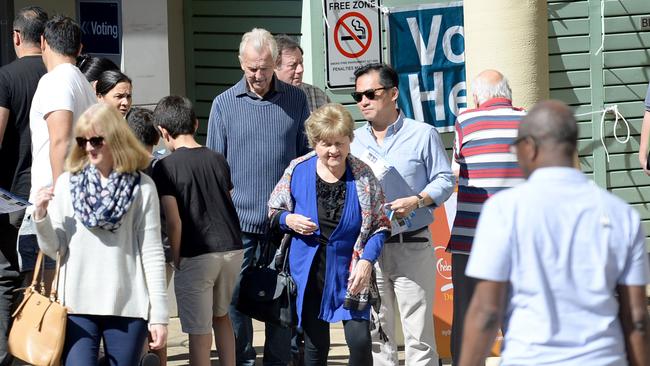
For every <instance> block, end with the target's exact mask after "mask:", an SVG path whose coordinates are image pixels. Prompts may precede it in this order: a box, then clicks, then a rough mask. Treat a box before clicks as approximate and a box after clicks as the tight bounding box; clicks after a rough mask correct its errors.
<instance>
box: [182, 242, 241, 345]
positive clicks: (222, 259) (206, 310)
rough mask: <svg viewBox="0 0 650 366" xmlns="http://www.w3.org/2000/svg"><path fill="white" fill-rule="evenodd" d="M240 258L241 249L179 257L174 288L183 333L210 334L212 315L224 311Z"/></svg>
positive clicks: (228, 300)
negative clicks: (178, 268)
mask: <svg viewBox="0 0 650 366" xmlns="http://www.w3.org/2000/svg"><path fill="white" fill-rule="evenodd" d="M243 259H244V251H243V249H240V250H233V251H229V252H222V253H208V254H202V255H199V256H197V257H190V258H181V261H180V270H177V271H176V272H175V274H174V291H175V292H176V303H177V304H178V317H179V318H180V320H181V328H182V329H183V332H184V333H188V334H211V333H212V318H213V317H222V316H224V315H226V314H228V308H229V306H230V302H231V300H232V293H233V290H234V288H235V284H236V283H237V278H238V276H239V272H240V271H241V264H242V261H243Z"/></svg>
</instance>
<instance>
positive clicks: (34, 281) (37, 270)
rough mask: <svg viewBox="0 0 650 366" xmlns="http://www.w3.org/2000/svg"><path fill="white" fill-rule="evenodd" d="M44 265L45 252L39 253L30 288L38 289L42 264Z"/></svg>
mask: <svg viewBox="0 0 650 366" xmlns="http://www.w3.org/2000/svg"><path fill="white" fill-rule="evenodd" d="M42 263H43V252H42V251H40V250H39V251H38V257H36V265H35V266H34V274H33V276H32V284H31V286H30V287H33V288H36V285H37V284H38V275H39V273H41V264H42Z"/></svg>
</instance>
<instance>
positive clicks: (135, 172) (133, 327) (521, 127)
mask: <svg viewBox="0 0 650 366" xmlns="http://www.w3.org/2000/svg"><path fill="white" fill-rule="evenodd" d="M80 36H81V31H80V28H79V26H78V25H77V24H76V23H75V22H74V21H73V20H72V19H70V18H67V17H64V16H54V17H52V18H49V19H48V16H47V14H46V13H45V12H44V11H43V10H42V9H41V8H39V7H35V6H31V7H27V8H24V9H21V10H20V11H19V12H18V14H17V16H16V18H15V20H14V24H13V34H12V37H13V42H14V46H15V50H16V54H17V56H18V59H17V60H16V61H14V62H13V63H11V64H9V65H6V66H4V67H2V68H0V160H1V161H2V166H3V168H2V169H1V171H0V187H1V188H2V189H5V190H7V191H9V192H11V193H12V194H14V195H16V196H18V197H22V198H25V199H28V200H29V202H30V203H31V205H30V206H28V207H27V209H26V210H24V211H22V212H21V211H19V212H14V213H11V214H2V215H0V250H1V254H2V255H0V366H1V365H10V364H11V362H12V357H11V355H10V354H9V352H8V349H7V333H8V331H9V328H10V326H11V313H12V308H13V306H14V305H15V302H16V299H15V296H14V295H15V294H14V290H15V289H17V288H19V287H20V286H21V285H25V284H29V283H31V279H32V278H31V277H32V272H33V271H34V265H35V262H36V258H37V255H38V252H39V250H40V251H42V252H43V253H45V254H46V255H47V256H48V257H50V259H49V260H48V261H46V263H45V268H46V269H47V271H46V278H47V279H49V281H51V278H53V275H54V272H55V271H56V270H57V269H58V270H59V276H58V289H59V300H60V301H61V303H62V304H64V305H65V306H66V307H67V308H68V309H69V314H68V324H67V328H66V335H65V342H64V350H63V356H62V363H63V364H65V365H84V366H87V365H96V364H98V363H99V364H110V365H138V364H142V365H150V364H151V363H149V362H154V363H153V364H165V363H166V359H167V357H166V340H167V324H168V321H169V314H168V303H167V301H168V300H167V295H166V294H167V286H168V284H169V282H170V278H171V276H172V275H173V277H174V291H175V293H176V300H177V305H178V315H179V318H180V323H181V328H182V331H183V332H184V333H187V334H188V335H189V360H190V364H192V365H210V350H211V347H212V342H213V339H214V343H215V344H216V348H217V352H218V356H219V361H220V364H221V365H254V364H255V361H256V358H257V355H256V351H255V348H254V347H253V326H252V320H251V318H250V317H248V316H247V315H246V314H244V313H241V312H240V311H238V309H237V307H236V304H237V299H238V294H239V291H240V287H239V279H240V273H241V271H242V270H243V269H245V268H247V267H248V266H249V265H250V264H251V263H252V262H254V260H255V258H256V257H257V256H258V255H259V252H260V251H261V246H263V245H268V242H269V241H268V239H269V237H270V236H269V233H270V232H281V233H287V234H290V235H291V240H290V245H289V256H288V263H289V272H290V274H291V277H292V279H293V281H294V282H295V284H296V288H297V291H296V292H297V293H296V311H297V319H298V324H297V326H296V327H281V326H278V325H274V324H271V323H267V324H265V345H264V351H263V352H264V355H263V363H264V365H282V366H286V365H293V366H302V365H308V366H311V365H327V363H328V352H329V348H330V336H329V332H330V323H335V322H339V321H342V322H343V329H344V333H345V340H346V343H347V346H348V348H349V355H350V356H349V361H348V363H349V364H350V365H357V366H365V365H372V364H375V365H387V366H388V365H391V366H393V365H398V364H399V361H398V346H397V342H396V339H397V335H396V332H397V331H396V329H397V324H395V322H396V320H397V321H399V322H400V323H401V329H402V331H403V334H404V348H405V362H406V364H407V365H423V366H424V365H426V366H432V365H437V364H438V362H439V357H438V353H437V350H436V343H435V337H434V323H433V314H432V312H433V299H434V296H435V291H434V289H435V287H434V284H435V283H434V279H435V268H436V258H435V255H434V252H433V248H432V241H431V233H430V231H429V225H430V224H431V223H432V221H433V215H432V210H433V209H435V208H436V207H438V206H441V205H443V204H444V203H445V201H447V200H448V199H449V197H450V196H451V195H452V193H453V191H454V188H455V187H456V186H457V187H458V211H457V214H456V218H455V221H454V223H453V229H452V233H451V239H450V241H449V244H448V248H447V249H448V251H450V252H451V253H452V275H453V286H454V304H453V311H454V312H453V323H452V341H451V353H452V364H454V365H480V364H482V363H484V360H485V357H486V356H487V352H488V349H489V348H490V346H491V345H492V342H493V340H494V338H495V335H496V332H497V330H498V329H499V328H501V329H502V330H503V331H504V334H505V339H504V348H503V353H502V354H503V364H504V365H515V364H516V365H519V364H526V365H532V364H567V363H570V364H577V363H585V364H586V363H588V364H592V365H622V364H626V363H629V364H632V365H648V364H650V320H649V317H648V311H647V309H646V297H645V285H647V284H648V283H650V268H649V265H648V255H647V253H646V249H645V242H644V238H645V234H644V232H643V229H642V227H641V221H640V218H639V215H638V213H636V211H634V210H633V209H632V208H630V207H629V205H627V204H626V203H624V202H623V201H622V200H620V199H618V198H616V197H614V196H613V195H611V194H610V193H608V192H606V191H605V190H602V189H600V188H598V187H597V186H595V185H593V184H591V183H589V181H588V179H587V178H586V177H585V176H584V175H583V174H582V173H581V172H580V171H579V170H578V169H576V167H575V166H574V165H575V157H576V154H577V153H576V144H577V124H576V121H575V118H574V116H573V113H572V112H571V110H570V108H569V107H567V106H566V105H565V104H563V103H562V102H558V101H544V102H540V103H539V104H537V105H536V106H535V107H533V108H532V109H531V110H530V111H529V112H526V111H525V110H524V109H522V108H517V107H515V106H513V104H512V91H511V89H510V86H509V85H508V81H507V78H506V77H505V76H504V75H503V74H502V73H500V72H499V71H496V70H485V71H483V72H482V73H480V74H479V75H478V76H477V77H476V78H475V79H474V80H473V82H472V91H473V95H472V97H473V103H474V104H475V107H474V108H470V109H468V110H466V111H464V112H462V113H461V114H460V115H459V116H458V118H457V122H456V127H455V142H454V147H453V150H454V151H453V156H452V162H451V164H450V161H449V159H448V156H447V154H446V152H445V149H444V145H443V143H442V140H441V137H440V135H439V134H438V132H437V130H436V129H435V128H434V127H432V126H430V125H428V124H425V123H423V122H419V121H415V120H413V119H410V118H407V117H406V116H405V115H404V113H403V112H402V111H401V110H400V109H399V107H398V104H397V100H398V96H399V78H398V75H397V73H396V72H395V70H393V69H392V68H391V67H390V66H388V65H385V64H380V63H376V64H369V65H365V66H362V67H360V68H359V69H357V70H356V71H355V72H354V80H355V90H354V92H352V93H351V96H352V99H353V100H354V101H355V102H356V104H357V107H358V108H359V111H360V112H361V114H362V115H363V118H364V119H365V120H366V121H367V122H366V123H364V124H363V125H362V126H361V127H359V128H356V129H355V126H354V120H353V118H352V116H351V114H350V112H349V111H348V109H346V107H344V106H342V105H340V104H335V103H331V101H330V99H329V97H328V96H327V94H325V92H323V90H321V89H319V88H317V87H315V86H312V85H309V84H307V83H304V82H302V75H303V71H304V67H303V63H304V60H303V51H302V49H301V47H300V45H299V44H298V43H297V42H296V41H295V40H294V39H292V38H291V37H288V36H285V35H278V36H275V37H274V36H272V35H271V33H269V32H268V31H266V30H264V29H260V28H255V29H253V30H251V31H250V32H247V33H245V34H244V35H243V37H242V39H241V43H240V46H239V61H240V65H241V69H242V71H243V76H242V78H241V80H240V81H239V82H237V83H236V84H235V85H233V86H232V87H231V88H229V89H227V90H226V91H224V92H223V93H221V94H219V95H218V96H216V97H215V99H214V102H213V104H212V108H211V110H210V116H209V120H208V126H207V127H208V129H207V140H206V146H202V145H201V144H200V143H199V142H198V141H197V140H196V139H195V137H194V135H195V133H196V131H197V129H198V126H199V121H198V119H197V117H196V114H195V112H194V110H193V107H192V104H191V102H190V101H189V100H188V99H187V98H184V97H182V96H167V97H164V98H162V99H161V100H160V101H159V102H158V103H157V105H156V107H155V108H154V109H153V111H152V110H148V109H145V108H138V107H132V93H133V81H132V80H131V79H130V78H129V77H128V76H127V75H125V74H124V73H123V72H122V71H120V68H119V67H118V66H117V65H115V64H114V63H113V62H111V61H110V60H107V59H103V58H98V57H92V56H89V55H81V56H80V51H81V42H80ZM469 99H470V98H468V100H469ZM646 104H647V108H648V112H646V115H650V103H646ZM649 124H650V122H649ZM644 131H645V132H647V133H646V134H645V135H648V134H650V127H648V128H647V129H646V126H645V123H644ZM645 137H646V138H647V136H645ZM160 142H162V144H164V146H165V148H166V150H167V151H168V152H169V154H167V155H166V156H164V157H160V156H158V155H154V153H153V150H154V147H155V146H157V145H159V143H160ZM641 147H642V149H647V143H646V144H643V143H642V144H641ZM645 153H646V152H645V151H643V156H645ZM640 162H641V163H642V164H644V165H645V161H644V160H643V159H641V154H640ZM644 169H645V167H644ZM648 171H650V170H648ZM57 257H59V258H60V268H58V267H57V266H56V263H55V261H54V260H53V259H51V258H57ZM45 282H48V280H46V281H45ZM398 314H399V315H398ZM102 344H103V348H102V349H100V347H101V345H102Z"/></svg>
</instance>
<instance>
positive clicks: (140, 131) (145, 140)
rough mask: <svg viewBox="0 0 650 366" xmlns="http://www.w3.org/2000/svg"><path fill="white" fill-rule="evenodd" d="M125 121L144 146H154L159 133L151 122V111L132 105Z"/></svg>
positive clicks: (158, 138)
mask: <svg viewBox="0 0 650 366" xmlns="http://www.w3.org/2000/svg"><path fill="white" fill-rule="evenodd" d="M126 122H127V123H128V124H129V127H131V131H133V134H134V135H135V137H137V138H138V140H140V142H142V144H143V145H144V146H156V145H157V144H158V140H160V135H159V134H158V129H157V128H156V126H154V124H153V112H152V111H150V110H149V109H146V108H140V107H133V108H131V110H130V111H129V113H128V114H127V115H126Z"/></svg>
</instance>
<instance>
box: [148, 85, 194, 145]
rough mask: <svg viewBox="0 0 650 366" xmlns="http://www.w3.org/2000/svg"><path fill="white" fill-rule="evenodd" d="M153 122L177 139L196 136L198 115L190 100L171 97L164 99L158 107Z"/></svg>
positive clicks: (154, 111)
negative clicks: (195, 123)
mask: <svg viewBox="0 0 650 366" xmlns="http://www.w3.org/2000/svg"><path fill="white" fill-rule="evenodd" d="M153 121H154V124H155V125H156V126H160V127H162V128H164V129H166V130H167V132H168V133H169V135H170V136H171V137H172V138H174V139H175V138H176V137H178V136H179V135H194V131H195V130H194V122H195V121H196V114H195V113H194V109H193V108H192V102H190V100H189V99H187V98H185V97H180V96H176V95H170V96H167V97H164V98H162V99H161V100H160V101H159V102H158V104H157V105H156V108H155V109H154V110H153Z"/></svg>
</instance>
